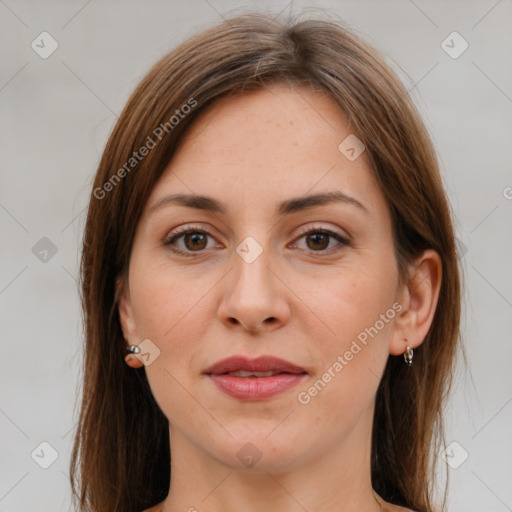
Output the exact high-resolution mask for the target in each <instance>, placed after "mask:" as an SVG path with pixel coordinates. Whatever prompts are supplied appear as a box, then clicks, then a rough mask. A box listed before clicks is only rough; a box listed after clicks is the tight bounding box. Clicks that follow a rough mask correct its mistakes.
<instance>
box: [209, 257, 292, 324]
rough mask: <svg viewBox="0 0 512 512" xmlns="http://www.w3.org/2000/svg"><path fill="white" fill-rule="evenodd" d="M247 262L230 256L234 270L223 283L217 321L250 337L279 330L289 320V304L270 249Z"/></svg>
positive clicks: (241, 258)
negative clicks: (239, 329)
mask: <svg viewBox="0 0 512 512" xmlns="http://www.w3.org/2000/svg"><path fill="white" fill-rule="evenodd" d="M248 261H250V260H247V261H246V260H245V259H244V258H243V257H241V256H240V255H239V254H238V253H234V254H233V265H234V268H233V270H232V271H231V272H229V275H228V276H227V279H226V280H224V285H223V286H224V288H223V296H222V300H221V302H220V304H219V310H218V315H219V317H220V320H221V321H222V322H223V323H224V324H225V325H226V326H228V327H229V328H231V329H232V328H233V326H240V328H241V329H243V330H246V331H248V332H250V333H251V334H257V333H259V332H262V331H273V330H275V329H279V328H280V327H282V326H283V325H285V324H286V323H287V322H288V320H289V318H290V304H289V294H288V293H287V291H288V289H287V287H286V286H285V285H284V284H283V280H282V278H281V277H280V276H279V271H278V270H277V269H278V265H276V264H275V261H274V262H272V261H271V257H270V249H265V250H263V252H262V253H261V254H260V255H259V256H258V257H257V258H256V260H254V261H252V262H250V263H249V262H248ZM271 264H272V265H271Z"/></svg>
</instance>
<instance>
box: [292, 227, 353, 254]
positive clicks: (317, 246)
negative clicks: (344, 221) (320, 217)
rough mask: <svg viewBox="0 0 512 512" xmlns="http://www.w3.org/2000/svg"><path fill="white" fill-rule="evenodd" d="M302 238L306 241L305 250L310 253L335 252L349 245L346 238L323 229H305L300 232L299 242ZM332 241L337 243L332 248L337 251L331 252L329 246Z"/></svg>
mask: <svg viewBox="0 0 512 512" xmlns="http://www.w3.org/2000/svg"><path fill="white" fill-rule="evenodd" d="M302 238H304V239H305V240H306V248H305V250H306V251H310V252H328V253H330V252H336V251H338V250H340V246H341V248H343V246H347V245H350V242H349V241H348V240H347V239H346V238H344V237H342V236H341V235H339V234H338V233H335V232H334V231H331V230H329V229H324V228H315V227H313V228H309V229H306V230H304V231H302V233H301V236H300V237H299V240H300V239H302ZM333 239H334V240H336V241H337V242H339V243H338V244H336V245H334V248H336V247H338V249H336V250H335V251H331V249H333V246H330V244H331V242H332V240H333ZM293 246H294V247H296V246H297V245H296V244H294V245H293ZM326 249H329V250H326Z"/></svg>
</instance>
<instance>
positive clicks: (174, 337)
mask: <svg viewBox="0 0 512 512" xmlns="http://www.w3.org/2000/svg"><path fill="white" fill-rule="evenodd" d="M349 135H351V130H350V127H349V126H348V124H347V120H346V118H345V117H344V115H343V114H342V113H341V112H340V111H339V109H338V108H337V107H336V105H335V104H334V103H332V101H331V100H330V99H329V98H328V97H327V96H325V95H324V94H323V93H321V92H318V91H316V92H315V91H312V90H309V89H305V88H300V89H295V90H292V89H289V88H286V87H284V86H273V87H271V88H269V89H263V90H260V91H257V92H251V93H249V94H246V95H245V96H243V97H242V96H240V97H236V98H230V99H223V100H221V101H219V102H217V103H215V104H214V105H213V106H212V107H210V109H209V110H207V111H206V112H205V113H204V114H203V115H202V117H201V118H199V119H198V120H197V121H196V123H195V124H194V125H193V127H192V129H191V131H190V132H189V133H188V135H187V137H186V139H185V140H184V141H183V144H182V146H181V147H180V149H179V151H178V153H177V154H176V155H175V157H174V158H173V160H172V162H171V163H170V165H169V166H168V168H167V169H166V171H165V173H164V174H163V175H162V177H161V179H160V180H159V181H158V183H157V184H156V186H155V187H154V189H153V191H152V193H151V196H150V198H149V200H148V202H147V204H146V208H145V212H144V215H143V217H142V218H141V220H140V222H139V224H138V227H137V231H136V236H135V240H134V244H133V250H132V254H131V261H130V267H129V272H128V280H127V283H125V286H124V291H123V295H122V299H121V301H120V305H119V308H120V309H119V310H120V318H121V323H122V327H123V332H124V334H125V337H126V339H127V342H129V343H134V344H139V343H140V342H141V341H142V340H145V339H149V340H150V341H151V344H152V345H151V346H152V347H157V348H158V350H159V351H160V352H159V355H158V357H156V358H155V359H154V360H153V361H152V362H151V364H149V365H147V366H145V369H144V371H145V372H146V374H147V377H148V380H149V383H150V386H151V390H152V393H153V395H154V397H155V399H156V401H157V403H158V404H159V406H160V408H161V409H162V411H163V413H164V414H165V415H166V416H167V418H168V419H169V423H170V430H171V450H176V451H180V450H181V451H182V452H189V453H192V452H193V453H194V454H195V455H196V456H201V457H206V458H209V459H210V460H211V461H215V462H216V463H221V464H224V465H227V466H230V467H236V468H243V467H244V465H245V467H247V468H248V467H249V465H248V464H249V462H247V461H248V460H249V459H248V458H247V457H246V456H247V455H248V456H254V457H256V458H259V457H260V459H259V461H258V462H257V467H258V468H259V469H261V468H265V469H267V470H269V471H272V470H274V471H275V470H278V469H286V468H292V467H294V466H295V465H299V464H302V463H304V464H306V463H307V462H308V461H311V460H313V458H314V457H317V456H319V455H323V454H326V453H336V454H338V455H340V454H341V452H343V453H344V455H345V456H346V457H349V456H351V453H352V452H355V451H357V450H361V449H362V448H363V447H365V446H366V445H364V443H366V442H368V440H369V439H370V433H371V421H372V414H373V404H374V397H375V393H376V390H377V387H378V384H379V381H380V378H381V375H382V372H383V369H384V367H385V364H386V360H387V358H388V356H389V353H390V344H391V341H392V338H393V331H394V328H395V322H396V321H397V318H398V317H399V311H400V308H401V305H400V304H399V297H400V290H399V287H398V272H397V265H396V260H395V256H394V249H393V236H392V225H391V217H390V213H389V210H388V207H387V204H386V202H385V199H384V196H383V194H382V192H381V190H380V189H379V187H378V185H377V183H376V181H375V179H374V177H373V175H372V172H371V169H370V167H369V165H368V163H367V161H366V159H365V153H364V152H363V153H362V154H361V155H360V156H359V157H358V158H356V159H355V160H354V159H353V158H348V157H347V155H348V156H350V157H353V155H352V154H351V152H350V150H349V151H348V152H345V153H343V152H342V151H340V149H339V148H338V147H339V146H340V143H341V142H342V141H344V139H346V137H348V136H349ZM349 140H350V139H349ZM333 193H334V194H333ZM175 194H183V195H193V196H207V197H208V198H209V200H202V201H195V202H194V201H193V198H191V199H188V200H184V199H182V200H181V201H178V200H172V199H171V198H170V196H171V195H175ZM325 194H332V196H331V200H327V199H326V196H325ZM335 194H337V195H336V196H335ZM312 195H315V196H316V195H319V196H320V198H317V200H314V199H311V200H310V201H301V200H298V199H299V198H304V197H305V196H312ZM322 196H323V197H322ZM148 346H149V345H148ZM404 348H405V347H404ZM151 350H155V349H151ZM155 353H156V352H155ZM231 356H240V357H242V358H245V359H246V360H248V361H249V363H247V361H246V362H245V363H246V365H247V364H248V365H249V366H245V368H248V369H247V371H251V370H252V371H255V370H262V371H263V370H269V368H273V369H274V372H283V373H280V374H278V375H273V376H271V375H268V376H261V374H257V375H259V376H252V377H251V376H245V377H244V376H242V375H245V374H242V373H238V374H234V375H233V374H232V375H227V373H226V372H228V371H229V370H231V371H236V370H237V369H238V370H240V369H242V366H243V365H242V364H241V363H240V360H238V361H237V360H235V361H232V366H227V367H226V366H222V365H221V367H217V369H216V370H213V373H215V371H217V372H218V373H219V374H218V375H212V374H211V371H212V366H214V365H215V364H216V363H217V362H219V361H222V360H225V359H226V358H229V357H231ZM262 356H271V357H274V358H279V359H281V360H284V361H286V362H287V363H291V364H288V366H286V365H283V364H284V363H282V361H281V364H277V363H276V361H272V360H271V359H267V360H260V363H261V365H260V366H258V365H256V366H254V365H253V366H251V365H250V363H251V361H253V360H254V359H256V358H260V357H262ZM256 363H258V362H256ZM272 365H274V366H272ZM209 370H210V371H209ZM269 371H271V370H269ZM205 372H206V373H205ZM220 373H224V375H222V376H221V375H220ZM247 443H251V445H246V444H247ZM363 445H364V446H363Z"/></svg>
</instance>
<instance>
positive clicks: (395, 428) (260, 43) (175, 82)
mask: <svg viewBox="0 0 512 512" xmlns="http://www.w3.org/2000/svg"><path fill="white" fill-rule="evenodd" d="M299 18H300V17H299ZM271 83H283V84H289V85H290V86H312V87H314V88H316V89H321V90H322V91H324V92H325V93H326V94H327V95H328V96H329V97H330V98H332V100H334V102H336V104H337V105H339V107H340V109H341V110H342V111H343V112H344V113H345V115H346V116H347V118H348V120H349V122H350V123H351V127H352V132H353V133H355V134H356V135H357V137H358V138H359V139H360V140H361V141H362V142H363V143H364V144H365V146H366V155H367V157H368V158H369V162H370V164H371V167H372V170H373V172H374V173H375V176H376V178H377V180H378V183H379V184H380V187H381V189H382V191H383V193H384V195H385V197H386V199H387V202H388V205H389V207H390V210H391V215H392V222H393V226H394V242H395V252H396V258H397V262H398V268H399V275H400V278H401V279H405V278H406V274H405V272H406V266H407V264H408V263H410V262H412V260H413V259H414V258H415V257H416V256H418V255H419V254H421V252H422V251H424V250H425V249H429V248H431V249H434V250H435V251H437V253H438V254H439V255H440V257H441V260H442V266H443V279H442V284H441V290H440V295H439V300H438V304H437V309H436V313H435V316H434V319H433V323H432V325H431V328H430V330H429V332H428V335H427V337H426V339H425V341H424V342H423V344H422V345H420V346H419V347H418V349H417V350H416V351H415V355H414V366H413V368H412V369H411V368H408V367H407V366H406V365H405V364H404V362H403V360H400V359H401V358H397V357H389V359H388V362H387V366H386V368H385V372H384V375H383V378H382V381H381V383H380V386H379V388H378V391H377V397H376V409H375V417H374V424H373V432H372V466H371V470H372V475H371V477H372V484H373V488H374V489H375V491H376V492H377V493H378V494H380V495H381V496H382V497H383V498H384V499H385V500H387V501H390V502H392V503H395V504H397V505H402V506H405V507H409V508H412V509H414V510H415V511H419V512H432V511H434V510H437V508H436V507H435V506H434V503H433V501H434V499H433V498H434V494H433V493H434V492H435V491H434V476H435V469H436V468H435V466H436V460H437V458H438V454H439V450H440V447H441V442H442V441H443V421H442V407H443V405H444V403H445V399H446V395H447V393H448V391H449V390H450V387H451V383H452V373H453V366H454V356H455V354H456V352H457V347H458V346H459V343H458V339H459V335H458V333H459V317H460V282H459V269H458V260H457V256H456V247H455V237H454V230H453V226H452V221H451V213H450V208H449V205H448V202H447V199H446V196H445V192H444V190H443V184H442V180H441V177H440V173H439V168H438V162H437V158H436V154H435V151H434V148H433V145H432V142H431V140H430V137H429V135H428V132H427V131H426V129H425V127H424V125H423V122H422V120H421V118H420V116H419V114H418V112H417V110H416V108H415V106H414V104H413V102H412V100H411V99H410V97H409V95H408V93H407V90H406V89H405V88H404V86H403V85H402V84H401V82H400V80H399V79H398V77H397V76H396V74H395V73H394V72H393V71H392V70H391V69H390V67H389V66H388V65H387V64H386V63H385V61H384V59H383V58H382V57H381V56H380V55H379V54H378V53H377V52H376V51H375V50H374V49H373V48H372V47H370V46H369V45H368V44H366V43H365V42H364V41H363V40H361V39H360V38H359V36H357V35H355V34H354V33H353V32H352V31H351V30H348V29H347V28H345V27H344V26H343V23H342V22H339V21H332V20H320V19H288V20H287V21H283V20H279V19H273V18H272V17H271V16H268V15H264V14H261V13H249V14H245V15H241V16H236V17H231V18H230V19H227V20H225V21H223V22H222V23H220V24H218V25H216V26H214V27H213V28H209V29H208V30H206V31H204V32H202V33H200V34H198V35H196V36H194V37H192V38H190V39H189V40H187V41H185V42H184V43H182V44H181V45H180V46H179V47H177V48H176V49H175V50H173V51H171V52H170V53H169V54H167V55H166V56H164V57H163V58H162V59H161V60H160V61H159V62H157V63H156V64H155V65H154V66H153V67H152V68H151V70H150V71H149V73H148V74H147V75H146V76H145V77H144V78H143V80H142V82H141V83H140V84H139V85H138V87H137V88H136V90H135V91H134V92H133V94H132V95H131V97H130V98H129V100H128V103H127V104H126V106H125V108H124V110H123V112H122V113H121V115H120V116H119V119H118V121H117V124H116V125H115V127H114V130H113V132H112V134H111V135H110V138H109V140H108V142H107V145H106V148H105V151H104V153H103V156H102V158H101V162H100V164H99V168H98V170H97V173H96V176H95V180H94V185H93V189H92V191H91V197H90V203H89V209H88V214H87V222H86V226H85V233H84V239H83V250H82V260H81V299H82V307H83V312H84V330H85V345H84V346H85V349H84V350H85V352H84V378H83V390H82V402H81V409H80V416H79V421H78V426H77V431H76V435H75V439H74V446H73V452H72V460H71V464H70V468H71V471H70V479H71V485H72V491H73V498H74V499H75V500H78V502H79V507H80V510H90V511H94V512H113V511H119V512H121V511H122V512H127V511H136V512H140V511H141V510H143V509H145V508H148V507H150V506H153V505H155V504H157V503H159V502H160V501H162V500H163V499H164V498H165V497H166V496H167V493H168V491H169V482H170V456H171V454H170V450H169V431H168V420H167V418H166V417H165V416H164V414H163V413H162V411H161V410H160V408H159V407H158V405H157V404H156V402H155V400H154V398H153V396H152V393H151V390H150V388H149V385H148V381H147V379H146V374H145V372H144V371H143V370H142V369H140V370H133V369H131V368H129V367H127V366H126V364H125V362H124V355H125V350H124V349H125V346H126V345H125V341H124V339H123V335H122V332H121V328H120V324H119V318H118V313H117V298H118V295H117V292H116V285H115V283H116V278H118V276H124V275H125V273H126V271H127V268H128V264H129V259H130V252H131V247H132V242H133V238H134V233H135V229H136V226H137V223H138V221H139V218H140V216H141V213H142V211H143V208H144V206H145V204H146V201H147V199H148V196H149V194H150V192H151V190H152V188H153V187H154V185H155V183H156V181H157V180H158V179H159V177H160V176H161V174H162V172H163V171H164V169H165V168H166V166H167V165H168V163H169V161H170V159H171V158H172V156H173V154H174V152H175V151H176V148H177V147H178V144H179V142H180V141H181V140H182V139H183V137H184V134H185V133H186V130H187V127H189V126H191V124H192V123H193V122H194V119H196V118H197V116H198V115H199V113H200V112H202V111H204V109H205V108H206V107H208V105H210V104H211V103H212V102H214V101H216V100H218V99H219V98H221V97H223V96H228V95H235V94H243V92H244V91H249V90H255V89H258V88H261V87H264V86H265V85H266V84H271ZM185 105H187V107H186V108H185ZM340 142H341V141H340ZM142 147H146V151H142V149H141V148H142ZM142 153H144V156H142ZM411 370H412V371H411ZM447 485H448V484H447V483H446V486H447ZM445 503H446V488H445V493H444V501H443V503H442V510H444V508H445ZM440 510H441V509H440Z"/></svg>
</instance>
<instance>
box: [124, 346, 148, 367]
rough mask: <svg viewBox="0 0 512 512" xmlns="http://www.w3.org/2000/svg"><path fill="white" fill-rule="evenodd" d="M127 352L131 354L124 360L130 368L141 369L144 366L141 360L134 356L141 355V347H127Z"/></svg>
mask: <svg viewBox="0 0 512 512" xmlns="http://www.w3.org/2000/svg"><path fill="white" fill-rule="evenodd" d="M126 352H129V354H128V355H127V356H126V357H125V358H124V360H125V361H126V364H127V365H128V366H130V367H131V368H140V367H141V366H142V365H143V364H144V363H143V362H142V361H141V360H140V359H138V358H136V357H135V356H134V355H133V354H140V347H138V346H137V345H130V346H129V347H126Z"/></svg>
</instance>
